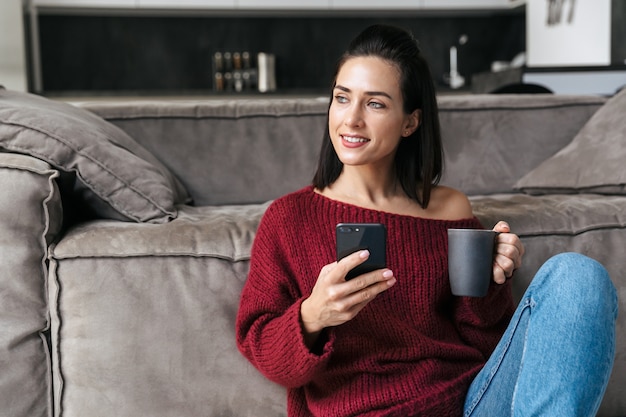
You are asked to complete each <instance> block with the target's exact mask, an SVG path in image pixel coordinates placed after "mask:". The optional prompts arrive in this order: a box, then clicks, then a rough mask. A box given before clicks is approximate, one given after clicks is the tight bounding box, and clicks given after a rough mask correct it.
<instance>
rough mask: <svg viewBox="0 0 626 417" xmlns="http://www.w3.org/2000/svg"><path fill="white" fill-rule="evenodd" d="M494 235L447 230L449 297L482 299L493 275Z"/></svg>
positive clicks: (488, 232) (483, 231) (466, 230)
mask: <svg viewBox="0 0 626 417" xmlns="http://www.w3.org/2000/svg"><path fill="white" fill-rule="evenodd" d="M497 235H498V233H497V232H495V231H493V230H480V229H448V272H449V275H450V288H451V289H452V294H454V295H458V296H466V297H484V296H485V295H487V291H488V290H489V284H490V283H491V279H492V276H493V252H494V245H495V241H496V236H497Z"/></svg>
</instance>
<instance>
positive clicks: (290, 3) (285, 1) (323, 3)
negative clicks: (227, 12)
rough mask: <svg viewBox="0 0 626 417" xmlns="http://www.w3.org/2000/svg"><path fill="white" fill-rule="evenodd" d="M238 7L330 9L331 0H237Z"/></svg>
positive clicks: (256, 8)
mask: <svg viewBox="0 0 626 417" xmlns="http://www.w3.org/2000/svg"><path fill="white" fill-rule="evenodd" d="M235 2H236V5H237V8H238V9H248V10H272V9H273V10H303V9H306V10H328V9H330V2H331V0H297V1H296V0H235Z"/></svg>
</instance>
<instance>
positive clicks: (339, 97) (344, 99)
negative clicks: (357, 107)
mask: <svg viewBox="0 0 626 417" xmlns="http://www.w3.org/2000/svg"><path fill="white" fill-rule="evenodd" d="M335 101H336V102H337V103H340V104H344V103H347V102H348V98H347V97H344V96H342V95H339V94H337V95H336V96H335Z"/></svg>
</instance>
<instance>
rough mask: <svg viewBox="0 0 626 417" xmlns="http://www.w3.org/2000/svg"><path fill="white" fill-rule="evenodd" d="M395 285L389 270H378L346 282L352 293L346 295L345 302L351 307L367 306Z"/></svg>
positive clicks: (394, 279)
mask: <svg viewBox="0 0 626 417" xmlns="http://www.w3.org/2000/svg"><path fill="white" fill-rule="evenodd" d="M395 283H396V278H395V277H394V275H393V272H392V271H391V270H389V269H384V270H378V271H373V272H369V273H367V274H363V275H360V276H359V277H357V278H354V279H353V280H351V281H348V282H346V286H350V287H351V289H352V291H351V292H349V293H348V294H347V295H348V296H347V298H346V300H347V301H348V303H350V304H352V305H353V306H355V307H356V306H358V305H361V304H367V303H369V302H370V301H372V300H373V299H374V298H376V296H378V294H380V293H382V292H384V291H387V290H388V289H389V288H391V287H392V286H393V285H394V284H395Z"/></svg>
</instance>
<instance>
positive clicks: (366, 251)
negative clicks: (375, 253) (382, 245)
mask: <svg viewBox="0 0 626 417" xmlns="http://www.w3.org/2000/svg"><path fill="white" fill-rule="evenodd" d="M368 256H370V251H368V250H367V249H365V250H364V251H361V253H360V254H359V257H360V258H362V259H365V258H367V257H368Z"/></svg>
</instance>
